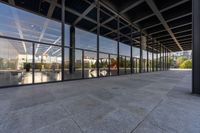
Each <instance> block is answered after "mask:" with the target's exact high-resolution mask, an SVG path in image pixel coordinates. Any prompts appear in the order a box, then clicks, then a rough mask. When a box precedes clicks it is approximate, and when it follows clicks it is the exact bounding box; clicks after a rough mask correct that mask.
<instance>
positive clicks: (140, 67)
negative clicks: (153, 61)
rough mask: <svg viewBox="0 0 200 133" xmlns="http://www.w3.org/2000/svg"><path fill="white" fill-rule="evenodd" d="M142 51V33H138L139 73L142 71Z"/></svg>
mask: <svg viewBox="0 0 200 133" xmlns="http://www.w3.org/2000/svg"><path fill="white" fill-rule="evenodd" d="M142 62H143V50H142V32H140V62H139V73H142V72H143V71H142V70H143V63H142Z"/></svg>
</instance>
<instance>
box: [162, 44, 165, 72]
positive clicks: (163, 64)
mask: <svg viewBox="0 0 200 133" xmlns="http://www.w3.org/2000/svg"><path fill="white" fill-rule="evenodd" d="M164 59H165V58H164V47H163V46H162V70H163V71H164V70H165V69H164V68H165V60H164Z"/></svg>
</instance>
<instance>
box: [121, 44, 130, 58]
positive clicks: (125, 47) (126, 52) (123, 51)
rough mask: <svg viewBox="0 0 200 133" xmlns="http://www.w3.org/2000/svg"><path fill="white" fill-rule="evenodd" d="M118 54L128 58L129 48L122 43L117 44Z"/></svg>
mask: <svg viewBox="0 0 200 133" xmlns="http://www.w3.org/2000/svg"><path fill="white" fill-rule="evenodd" d="M119 54H120V55H125V56H130V46H129V45H126V44H124V43H119Z"/></svg>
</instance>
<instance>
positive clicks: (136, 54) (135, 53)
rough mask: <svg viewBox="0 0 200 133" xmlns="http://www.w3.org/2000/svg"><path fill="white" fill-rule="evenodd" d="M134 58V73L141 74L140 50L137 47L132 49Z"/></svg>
mask: <svg viewBox="0 0 200 133" xmlns="http://www.w3.org/2000/svg"><path fill="white" fill-rule="evenodd" d="M132 48H133V51H132V57H133V72H134V73H139V59H140V49H139V48H137V47H132Z"/></svg>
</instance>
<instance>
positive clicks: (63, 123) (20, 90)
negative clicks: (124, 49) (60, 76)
mask: <svg viewBox="0 0 200 133" xmlns="http://www.w3.org/2000/svg"><path fill="white" fill-rule="evenodd" d="M81 132H82V133H83V132H84V133H131V132H132V133H162V132H166V133H174V132H179V133H200V97H199V96H195V95H192V94H191V71H166V72H155V73H144V74H136V75H125V76H116V77H107V78H101V79H90V80H77V81H70V82H61V83H52V84H43V85H35V86H26V87H16V88H8V89H1V90H0V133H81Z"/></svg>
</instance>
